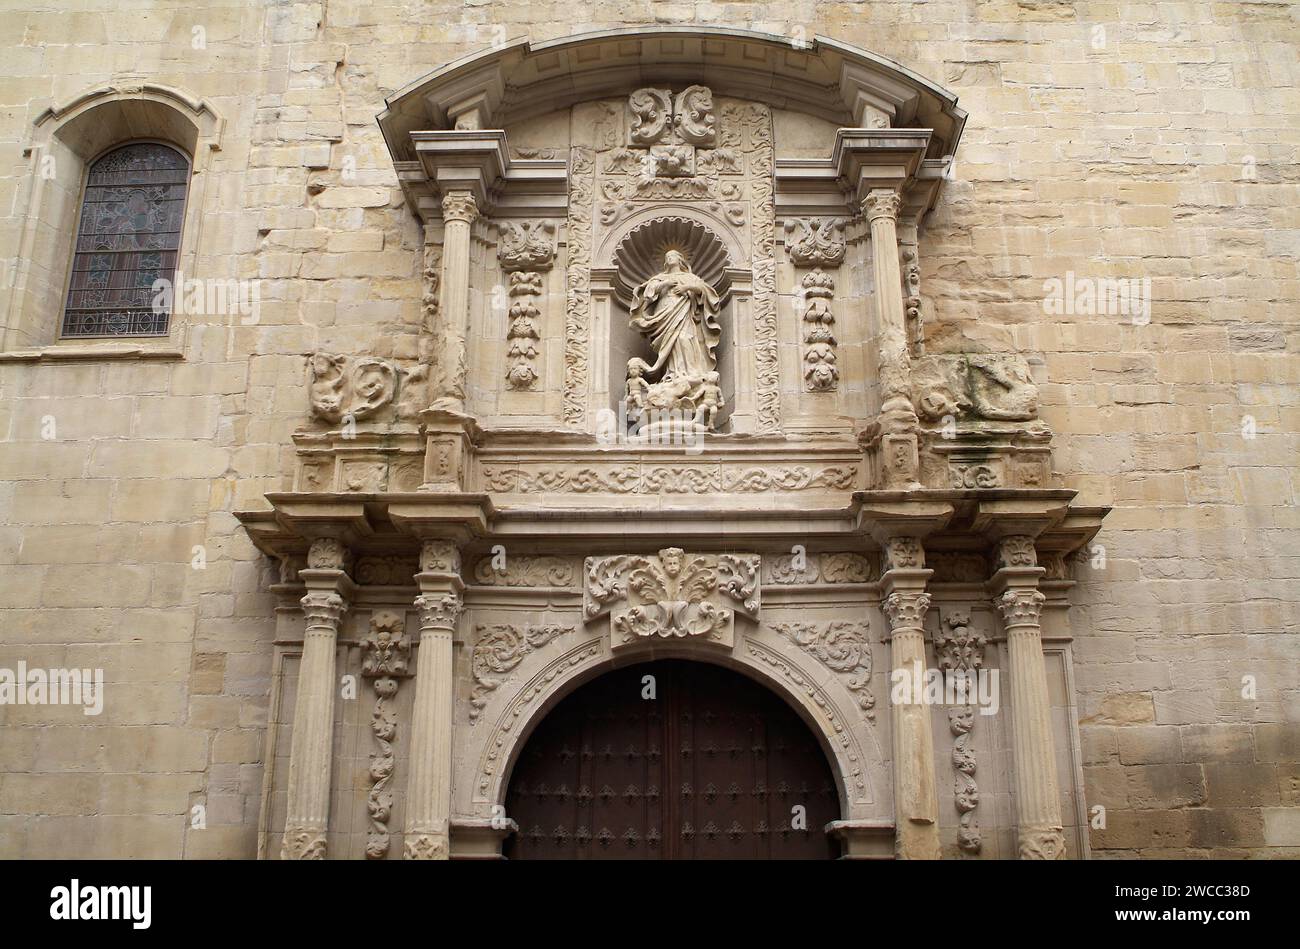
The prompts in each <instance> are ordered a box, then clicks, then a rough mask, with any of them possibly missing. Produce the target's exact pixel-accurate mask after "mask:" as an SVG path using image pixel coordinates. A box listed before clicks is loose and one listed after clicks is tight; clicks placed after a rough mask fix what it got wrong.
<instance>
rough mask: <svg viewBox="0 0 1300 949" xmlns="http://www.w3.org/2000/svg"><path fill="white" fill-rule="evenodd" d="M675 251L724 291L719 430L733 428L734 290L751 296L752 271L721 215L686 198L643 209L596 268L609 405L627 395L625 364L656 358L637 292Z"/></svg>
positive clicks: (600, 255) (613, 237)
mask: <svg viewBox="0 0 1300 949" xmlns="http://www.w3.org/2000/svg"><path fill="white" fill-rule="evenodd" d="M669 250H676V251H679V252H681V253H682V254H684V255H685V257H686V260H687V263H688V264H689V265H690V267H691V270H692V272H693V273H695V274H697V275H699V276H700V277H702V278H703V279H704V281H705V282H706V283H708V284H709V285H710V286H712V287H713V288H714V289H715V290H716V291H717V292H718V295H719V296H720V297H721V298H722V310H721V313H720V315H719V316H720V319H719V322H720V324H721V326H722V339H721V341H720V342H719V344H718V348H717V350H716V355H717V365H718V373H719V377H720V380H719V382H720V385H721V387H722V394H723V398H724V400H725V402H726V405H725V406H724V408H723V409H722V410H721V411H720V412H719V413H718V416H717V429H716V430H717V431H718V432H719V433H725V432H727V431H728V430H729V428H730V426H729V425H728V420H729V419H730V417H731V414H732V412H733V411H734V409H735V401H736V392H737V385H736V380H737V375H738V373H739V366H738V364H737V348H736V336H737V334H736V321H737V313H738V310H739V306H738V305H737V304H736V302H735V299H734V298H735V297H736V296H745V297H747V296H748V292H749V276H750V274H749V270H748V261H747V260H745V254H744V250H743V244H742V242H741V241H740V240H739V238H738V236H737V234H736V233H735V231H734V229H733V228H731V227H730V226H729V225H728V224H727V223H726V222H725V221H724V220H723V219H722V218H721V217H720V216H715V215H714V214H712V213H711V212H709V211H708V210H703V209H699V208H696V207H691V206H687V205H677V204H674V205H671V206H662V205H661V206H656V207H650V208H643V209H641V210H640V211H638V212H637V213H635V214H633V215H631V216H630V217H629V218H628V219H627V220H626V221H624V222H623V223H622V225H621V226H620V227H619V228H618V229H617V230H614V231H611V232H610V233H609V234H608V235H606V236H605V238H604V240H602V242H601V244H600V247H599V248H598V250H597V254H596V255H595V260H596V262H597V266H596V267H594V268H593V270H592V275H593V283H592V296H593V304H594V307H593V309H594V310H595V311H596V312H597V313H601V314H604V316H605V321H606V324H607V325H606V326H605V328H604V330H605V331H604V332H603V333H601V334H599V336H598V339H599V340H600V341H601V342H603V343H604V346H603V349H604V350H605V352H604V354H603V355H604V356H605V360H606V361H605V365H606V366H607V367H608V377H607V379H605V380H601V381H602V382H604V383H605V384H606V385H607V386H608V393H609V408H610V409H611V410H612V411H614V412H615V413H617V410H618V403H619V401H620V400H621V399H622V398H623V396H624V390H625V387H626V379H627V363H628V360H629V359H631V358H633V357H640V358H642V359H646V360H648V361H653V358H654V353H653V350H652V349H651V347H650V344H649V341H648V340H646V339H645V337H643V336H642V335H641V334H640V333H639V332H638V331H637V330H636V329H635V328H634V327H632V326H631V325H630V323H629V316H630V314H629V309H630V307H631V303H632V291H633V290H634V289H635V288H636V287H637V285H639V284H640V283H642V282H644V281H645V280H646V279H647V278H648V277H651V276H653V275H654V274H656V273H658V272H659V271H660V270H662V269H663V264H664V255H665V254H666V253H667V252H668V251H669Z"/></svg>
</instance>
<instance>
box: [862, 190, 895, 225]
mask: <svg viewBox="0 0 1300 949" xmlns="http://www.w3.org/2000/svg"><path fill="white" fill-rule="evenodd" d="M902 203H903V202H902V199H901V198H899V196H898V192H897V191H894V190H892V189H890V188H877V189H876V190H874V191H871V192H868V194H867V196H866V198H865V199H863V201H862V213H863V214H865V215H866V216H867V220H868V221H870V222H872V223H875V221H876V220H878V219H880V218H887V219H888V220H890V221H897V220H898V210H899V208H900V207H901V206H902Z"/></svg>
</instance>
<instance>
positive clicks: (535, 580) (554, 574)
mask: <svg viewBox="0 0 1300 949" xmlns="http://www.w3.org/2000/svg"><path fill="white" fill-rule="evenodd" d="M577 576H578V570H577V567H576V565H575V564H574V562H573V561H571V560H568V559H565V558H563V557H548V556H543V557H530V556H516V557H506V558H504V559H503V562H501V563H498V562H497V561H496V558H495V557H484V558H483V559H482V560H480V561H479V562H478V563H477V564H475V565H474V582H475V583H479V584H482V585H483V586H502V587H572V586H573V585H574V583H575V582H576V580H577Z"/></svg>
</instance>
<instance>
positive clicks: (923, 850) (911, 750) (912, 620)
mask: <svg viewBox="0 0 1300 949" xmlns="http://www.w3.org/2000/svg"><path fill="white" fill-rule="evenodd" d="M884 548H885V562H886V568H887V569H886V571H885V573H884V575H883V576H882V577H881V578H880V585H881V592H882V594H883V595H884V602H883V606H884V611H885V616H886V617H887V618H888V620H889V633H888V637H889V660H890V672H891V674H890V707H889V713H890V737H891V750H892V755H893V766H894V815H895V822H896V825H897V830H896V831H895V834H896V838H895V849H896V852H897V854H898V856H899V857H900V858H902V859H911V860H937V859H938V858H939V855H940V854H939V802H938V795H937V793H936V790H935V772H934V735H933V733H932V731H931V727H930V705H929V703H928V702H927V701H926V697H925V690H924V689H923V688H922V687H921V686H923V685H924V682H925V631H924V624H925V614H926V612H927V611H928V610H929V609H930V595H929V594H928V593H926V592H925V586H926V583H927V582H928V581H929V579H930V576H931V575H932V574H933V573H934V571H933V570H926V569H925V551H924V549H923V548H922V546H921V541H920V540H919V539H918V538H915V537H892V538H890V539H889V540H888V541H886V542H885V544H884ZM900 683H901V684H903V685H904V686H905V687H902V688H897V687H896V686H897V685H899V684H900Z"/></svg>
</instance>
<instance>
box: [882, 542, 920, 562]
mask: <svg viewBox="0 0 1300 949" xmlns="http://www.w3.org/2000/svg"><path fill="white" fill-rule="evenodd" d="M924 566H925V548H924V547H923V546H921V540H920V538H919V537H891V538H889V540H888V541H886V542H885V569H886V570H898V569H907V570H914V569H919V568H921V567H924Z"/></svg>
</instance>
